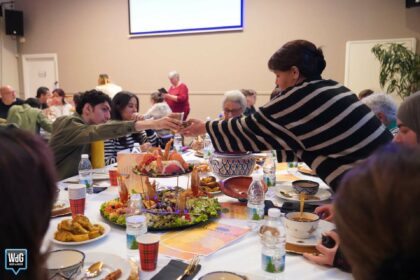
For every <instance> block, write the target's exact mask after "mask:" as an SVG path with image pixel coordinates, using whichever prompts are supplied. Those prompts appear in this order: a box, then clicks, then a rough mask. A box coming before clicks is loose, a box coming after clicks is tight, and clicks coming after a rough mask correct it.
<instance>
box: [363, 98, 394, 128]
mask: <svg viewBox="0 0 420 280" xmlns="http://www.w3.org/2000/svg"><path fill="white" fill-rule="evenodd" d="M361 101H362V102H363V103H365V104H366V106H368V107H369V108H370V109H371V110H372V111H373V113H374V114H375V115H376V116H377V117H378V119H379V120H380V121H381V122H382V123H383V124H384V125H385V126H386V128H387V129H388V130H389V132H391V133H392V135H394V136H395V135H396V134H397V133H398V127H397V104H396V103H395V101H394V99H392V97H391V96H389V95H387V94H386V93H374V94H371V95H369V96H367V97H365V98H363V99H362V100H361Z"/></svg>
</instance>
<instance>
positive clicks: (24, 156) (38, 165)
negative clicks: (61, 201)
mask: <svg viewBox="0 0 420 280" xmlns="http://www.w3.org/2000/svg"><path fill="white" fill-rule="evenodd" d="M0 151H1V156H0V186H1V190H2V196H3V198H4V199H3V201H2V211H1V212H0V227H1V228H2V230H1V233H0V247H1V248H24V249H27V252H28V254H27V258H28V259H27V263H28V266H27V270H21V271H20V272H19V274H18V275H17V276H15V275H14V274H13V272H12V271H10V270H5V269H1V270H0V279H28V280H29V279H31V280H40V279H47V273H46V270H45V268H44V266H45V260H46V255H45V254H43V253H41V252H40V248H41V244H42V240H43V238H44V235H45V233H46V231H47V229H48V225H49V221H50V216H51V210H52V207H53V203H54V199H55V197H56V194H57V188H56V183H55V182H56V172H55V168H54V161H53V154H52V152H51V150H50V149H49V147H48V146H47V144H46V143H45V142H44V141H43V140H42V138H40V137H39V136H35V135H33V134H30V133H29V132H24V131H22V130H20V129H16V128H1V127H0ZM28 167H30V168H28ZM34 198H36V199H34Z"/></svg>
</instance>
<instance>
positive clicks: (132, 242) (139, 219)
mask: <svg viewBox="0 0 420 280" xmlns="http://www.w3.org/2000/svg"><path fill="white" fill-rule="evenodd" d="M125 223H126V236H127V253H128V255H129V256H131V257H132V256H137V255H138V244H137V241H136V239H137V237H138V236H139V235H142V234H145V233H147V218H146V216H145V215H143V213H142V199H141V195H140V194H132V195H131V197H130V200H129V201H128V202H127V210H126V215H125Z"/></svg>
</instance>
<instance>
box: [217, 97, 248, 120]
mask: <svg viewBox="0 0 420 280" xmlns="http://www.w3.org/2000/svg"><path fill="white" fill-rule="evenodd" d="M246 104H247V103H246V98H245V95H243V93H242V92H241V91H239V90H231V91H227V92H226V93H225V95H224V97H223V102H222V107H223V118H224V120H228V119H230V118H235V117H240V116H242V114H243V113H244V111H245V109H246Z"/></svg>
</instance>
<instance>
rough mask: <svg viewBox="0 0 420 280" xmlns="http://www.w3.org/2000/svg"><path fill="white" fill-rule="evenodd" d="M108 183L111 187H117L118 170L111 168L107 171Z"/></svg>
mask: <svg viewBox="0 0 420 280" xmlns="http://www.w3.org/2000/svg"><path fill="white" fill-rule="evenodd" d="M108 173H109V181H110V182H111V186H112V187H118V169H117V168H111V169H109V170H108Z"/></svg>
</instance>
